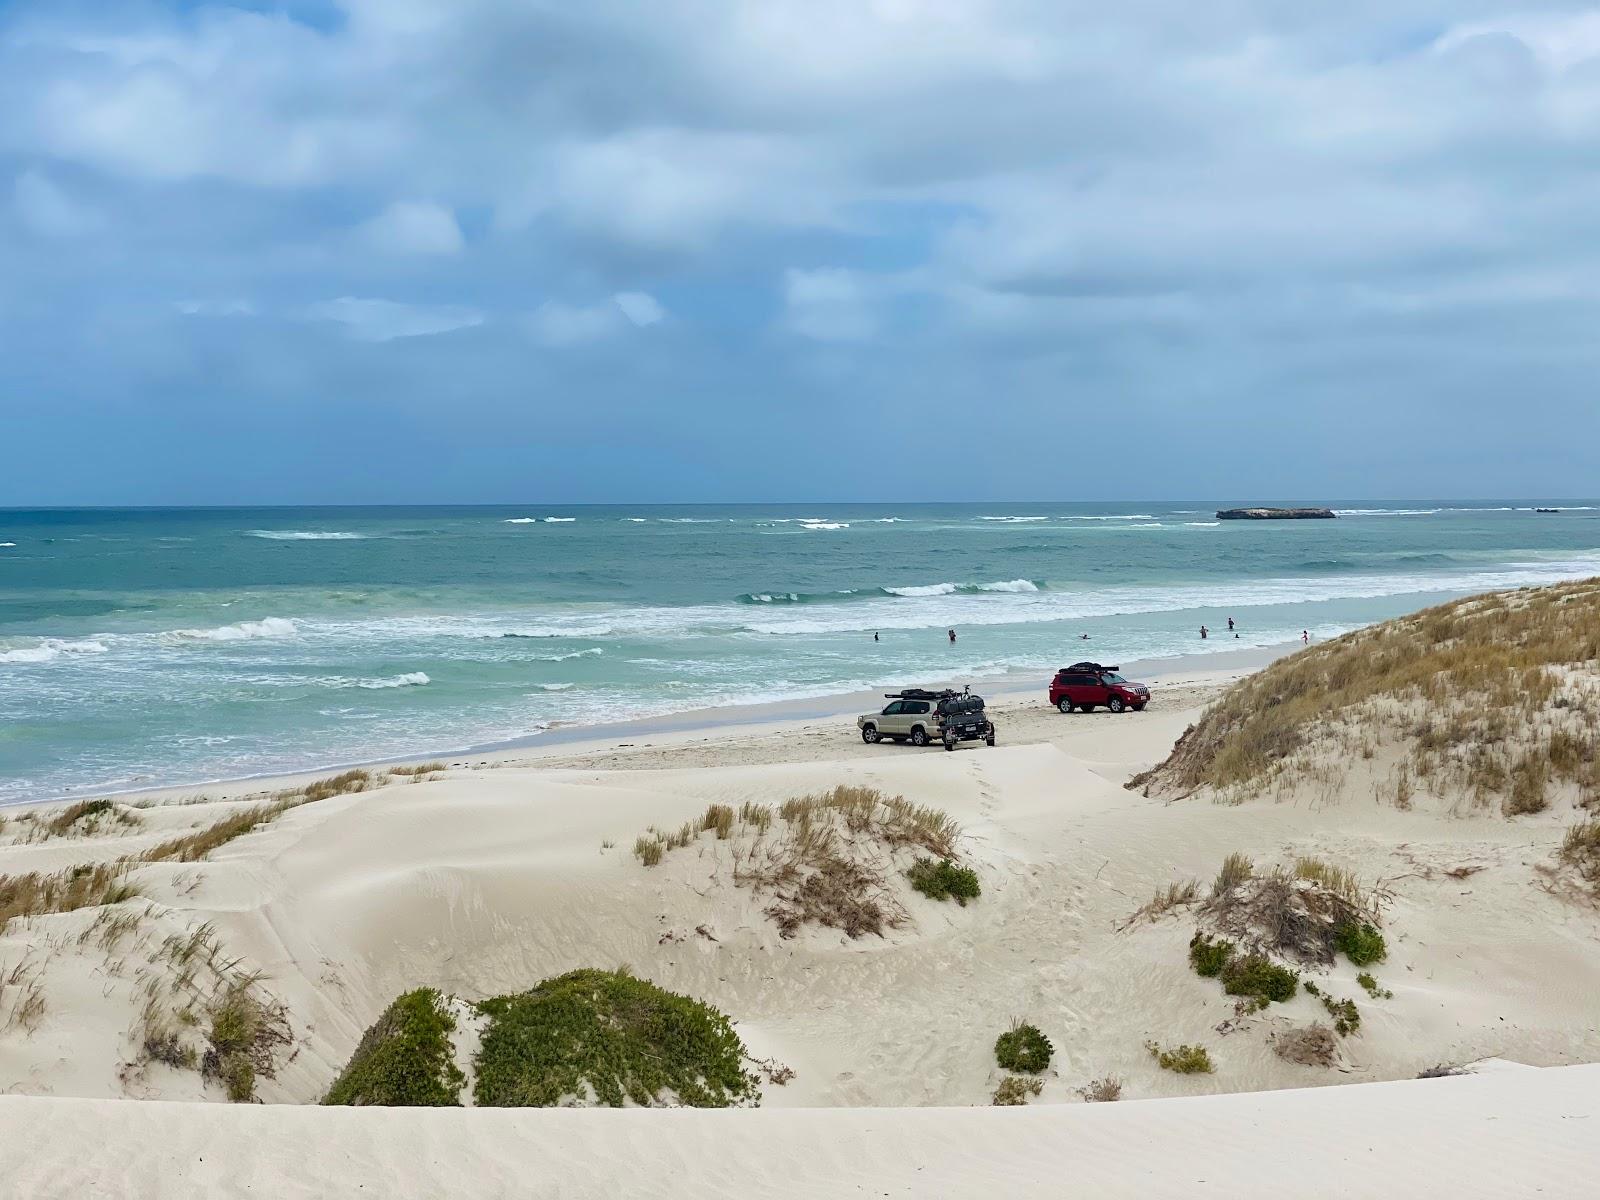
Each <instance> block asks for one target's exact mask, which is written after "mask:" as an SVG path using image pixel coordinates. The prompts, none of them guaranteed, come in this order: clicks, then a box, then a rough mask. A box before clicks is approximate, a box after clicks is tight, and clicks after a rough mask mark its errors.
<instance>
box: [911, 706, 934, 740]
mask: <svg viewBox="0 0 1600 1200" xmlns="http://www.w3.org/2000/svg"><path fill="white" fill-rule="evenodd" d="M932 711H933V706H932V705H931V704H929V703H928V702H927V701H926V700H907V701H906V715H905V717H904V721H905V731H906V733H907V734H910V732H911V731H912V730H913V729H914V728H916V726H918V725H921V726H922V728H923V729H925V730H926V731H927V733H928V736H929V737H932V736H933V726H934V722H933V718H932V717H931V716H930V715H929V714H930V713H931V712H932Z"/></svg>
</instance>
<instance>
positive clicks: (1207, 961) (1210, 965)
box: [1189, 931, 1236, 979]
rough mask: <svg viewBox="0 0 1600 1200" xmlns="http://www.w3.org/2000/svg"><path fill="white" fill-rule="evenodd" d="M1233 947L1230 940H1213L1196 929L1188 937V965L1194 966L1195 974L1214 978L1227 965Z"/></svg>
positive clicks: (1231, 955)
mask: <svg viewBox="0 0 1600 1200" xmlns="http://www.w3.org/2000/svg"><path fill="white" fill-rule="evenodd" d="M1235 948H1236V947H1235V946H1234V944H1233V943H1232V942H1229V941H1224V940H1223V939H1221V938H1218V939H1217V940H1215V941H1213V940H1212V939H1211V938H1208V937H1206V936H1205V935H1204V934H1203V933H1200V932H1198V931H1196V933H1195V935H1194V937H1192V938H1190V939H1189V965H1190V966H1192V967H1193V968H1194V973H1195V974H1196V975H1201V976H1204V977H1205V978H1207V979H1215V978H1216V977H1217V976H1218V975H1220V974H1222V968H1223V967H1225V966H1227V965H1228V960H1229V959H1230V958H1232V957H1233V952H1234V950H1235Z"/></svg>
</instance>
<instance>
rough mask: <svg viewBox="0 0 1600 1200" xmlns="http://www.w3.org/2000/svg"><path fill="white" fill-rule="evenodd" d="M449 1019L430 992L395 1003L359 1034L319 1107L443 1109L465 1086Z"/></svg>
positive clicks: (410, 994)
mask: <svg viewBox="0 0 1600 1200" xmlns="http://www.w3.org/2000/svg"><path fill="white" fill-rule="evenodd" d="M455 1027H456V1020H455V1017H453V1016H451V1014H450V1010H449V1009H448V1008H446V1007H445V1003H444V998H443V997H442V996H440V995H439V993H438V992H436V991H435V990H434V989H433V988H418V989H417V990H416V991H414V992H407V993H405V994H404V995H403V996H399V997H397V998H396V999H395V1001H394V1003H393V1004H391V1005H389V1007H388V1008H387V1009H385V1010H384V1012H383V1015H382V1016H380V1017H379V1018H378V1019H377V1020H376V1021H374V1022H373V1024H372V1028H370V1029H368V1030H367V1032H366V1033H365V1034H363V1035H362V1038H361V1042H360V1044H359V1045H358V1046H356V1050H355V1053H354V1054H352V1055H351V1056H350V1061H349V1062H348V1063H347V1064H345V1068H344V1070H343V1071H342V1072H341V1073H340V1075H339V1078H338V1079H336V1080H334V1081H333V1086H332V1087H331V1088H329V1089H328V1095H327V1097H326V1098H325V1099H324V1100H323V1101H322V1102H323V1103H324V1104H377V1105H383V1106H385V1107H391V1108H393V1107H444V1106H448V1105H453V1104H460V1103H461V1085H462V1084H463V1083H465V1082H466V1077H465V1076H464V1075H462V1073H461V1069H460V1068H459V1067H457V1066H456V1063H455V1056H454V1053H453V1051H452V1049H451V1045H450V1033H451V1031H452V1030H454V1029H455Z"/></svg>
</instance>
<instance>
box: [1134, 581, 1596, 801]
mask: <svg viewBox="0 0 1600 1200" xmlns="http://www.w3.org/2000/svg"><path fill="white" fill-rule="evenodd" d="M1597 667H1600V579H1590V580H1585V581H1583V582H1578V583H1568V584H1559V585H1556V586H1552V587H1545V588H1529V589H1522V590H1519V591H1515V592H1499V593H1492V594H1489V595H1486V596H1477V597H1472V598H1469V599H1466V600H1458V601H1455V602H1453V603H1450V604H1446V605H1442V606H1440V607H1437V608H1431V609H1427V610H1425V611H1423V612H1420V613H1417V614H1414V615H1412V616H1409V617H1402V618H1400V619H1398V620H1394V621H1386V622H1384V623H1382V624H1379V625H1374V626H1372V627H1370V628H1368V629H1363V630H1358V631H1356V632H1354V633H1350V634H1346V635H1345V636H1344V637H1341V638H1336V639H1335V640H1333V641H1331V642H1328V643H1326V644H1324V645H1321V646H1316V647H1313V648H1311V649H1309V650H1304V651H1301V652H1300V653H1299V654H1295V655H1293V656H1291V657H1289V658H1285V659H1281V660H1279V661H1278V662H1276V663H1273V664H1272V665H1271V666H1269V667H1268V668H1266V669H1265V670H1264V671H1261V672H1259V673H1258V674H1255V675H1252V676H1250V677H1249V678H1247V679H1244V680H1241V681H1240V682H1239V683H1237V684H1235V685H1234V686H1233V687H1232V688H1230V689H1229V690H1228V692H1227V693H1225V694H1224V696H1223V697H1222V699H1221V700H1219V701H1218V702H1217V703H1216V704H1215V705H1213V706H1212V708H1211V709H1210V710H1208V711H1207V712H1206V714H1205V715H1204V716H1203V717H1202V718H1201V719H1200V721H1199V722H1198V723H1196V724H1195V725H1193V726H1191V727H1190V728H1189V729H1188V731H1187V732H1185V734H1184V735H1183V737H1182V738H1180V739H1179V741H1178V744H1177V746H1176V747H1175V748H1174V749H1173V752H1172V754H1171V756H1170V757H1169V758H1168V759H1167V760H1166V761H1165V762H1164V763H1162V764H1161V765H1160V766H1158V767H1156V768H1154V769H1153V770H1151V771H1147V772H1144V773H1143V774H1141V775H1138V776H1135V777H1134V779H1133V780H1132V781H1131V782H1130V784H1129V786H1130V787H1134V788H1140V789H1143V790H1144V791H1145V792H1146V794H1149V795H1166V796H1183V795H1189V794H1192V793H1193V792H1195V791H1198V790H1200V789H1202V788H1210V789H1213V790H1214V791H1216V792H1218V793H1222V794H1228V795H1233V796H1235V797H1240V796H1245V797H1247V796H1250V795H1258V794H1260V793H1261V792H1263V791H1265V790H1266V789H1267V788H1268V787H1270V786H1273V785H1275V784H1276V785H1278V786H1285V785H1288V784H1292V783H1295V782H1298V781H1301V780H1304V779H1306V778H1307V777H1308V776H1309V775H1310V773H1311V772H1313V770H1314V769H1315V768H1316V767H1317V766H1318V765H1319V764H1318V760H1317V756H1316V754H1315V749H1316V746H1317V744H1318V743H1319V742H1329V741H1330V740H1331V741H1332V744H1334V745H1336V746H1338V747H1339V748H1340V751H1341V753H1340V755H1339V760H1340V761H1339V762H1337V763H1336V764H1335V770H1336V773H1338V774H1342V772H1343V771H1344V770H1346V769H1347V766H1346V764H1347V763H1349V762H1354V761H1357V760H1358V758H1371V757H1372V747H1373V743H1374V740H1375V738H1381V739H1394V740H1397V741H1399V742H1400V743H1401V744H1402V747H1403V751H1404V753H1403V763H1402V766H1403V768H1404V769H1403V771H1402V772H1400V773H1397V775H1396V776H1395V779H1396V783H1395V786H1394V789H1393V790H1394V794H1395V803H1396V804H1398V805H1399V806H1400V807H1409V805H1410V803H1411V798H1412V787H1413V785H1412V782H1411V780H1412V778H1413V777H1415V779H1417V780H1419V781H1427V784H1428V788H1429V790H1431V791H1432V792H1433V793H1435V794H1438V795H1447V794H1459V795H1462V796H1464V797H1468V798H1470V799H1471V800H1472V801H1473V802H1474V803H1475V804H1478V805H1487V804H1489V803H1492V802H1493V801H1494V800H1495V799H1497V798H1498V799H1499V800H1500V802H1501V803H1502V805H1503V806H1504V808H1505V811H1506V812H1507V813H1508V814H1511V815H1516V814H1520V813H1532V812H1538V811H1540V810H1541V809H1542V808H1543V807H1544V806H1545V805H1546V804H1548V802H1549V799H1548V789H1549V788H1550V787H1551V786H1552V785H1555V784H1561V785H1565V786H1569V787H1571V788H1572V789H1574V790H1575V793H1576V795H1577V796H1578V797H1579V802H1580V803H1593V802H1600V728H1597V718H1596V711H1595V703H1594V700H1595V697H1596V687H1595V671H1596V669H1597ZM1419 712H1420V714H1421V716H1420V717H1418V715H1417V714H1418V713H1419ZM1357 752H1359V755H1358V753H1357ZM1324 765H1325V764H1324Z"/></svg>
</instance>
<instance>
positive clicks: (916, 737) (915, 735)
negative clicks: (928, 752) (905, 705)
mask: <svg viewBox="0 0 1600 1200" xmlns="http://www.w3.org/2000/svg"><path fill="white" fill-rule="evenodd" d="M911 744H912V745H913V746H926V745H927V744H928V731H927V730H926V729H924V728H923V727H922V726H921V725H918V726H917V727H916V728H915V729H913V730H912V731H911Z"/></svg>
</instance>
